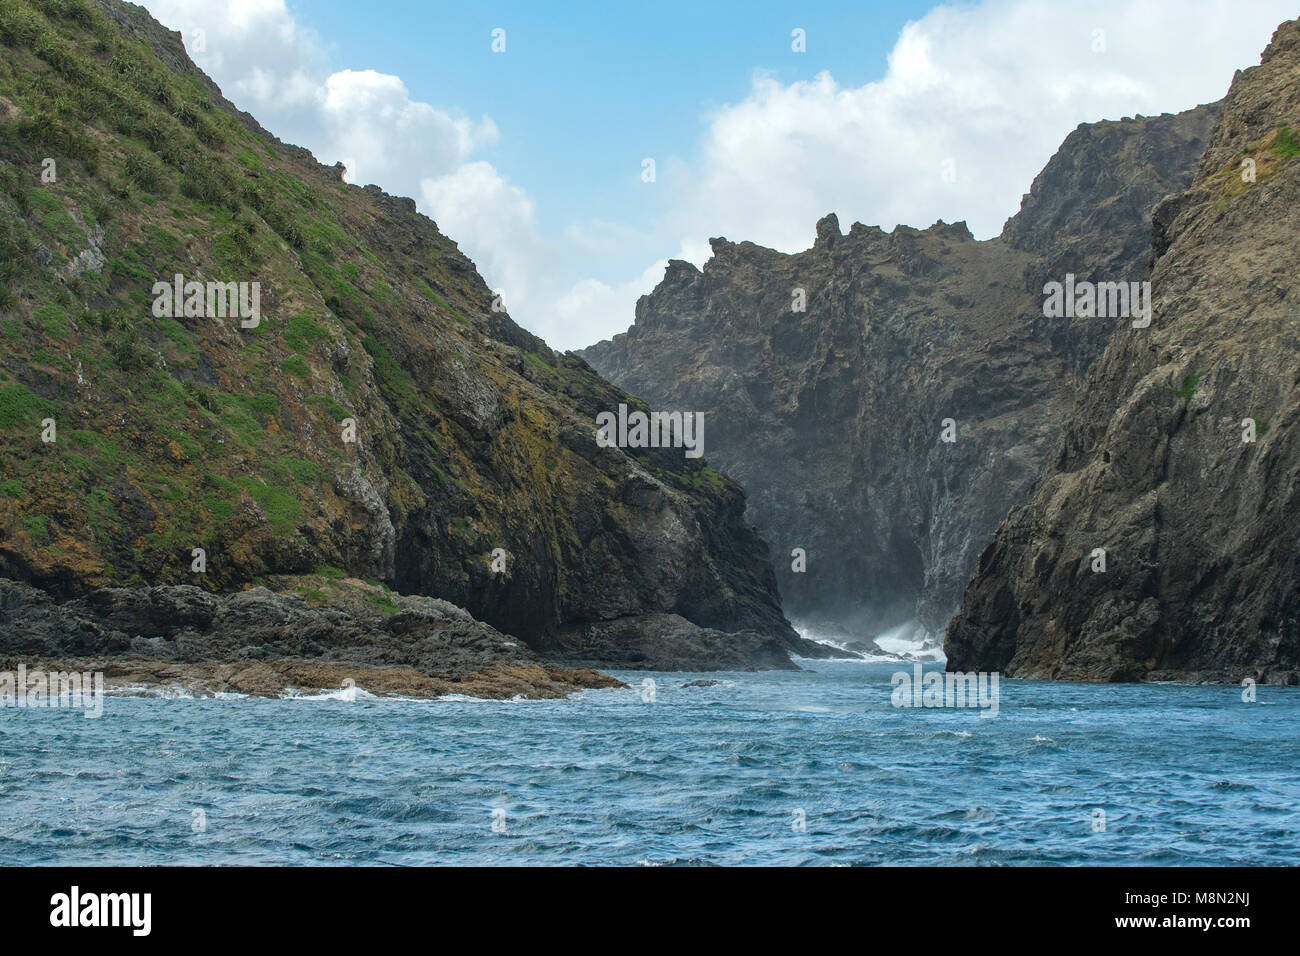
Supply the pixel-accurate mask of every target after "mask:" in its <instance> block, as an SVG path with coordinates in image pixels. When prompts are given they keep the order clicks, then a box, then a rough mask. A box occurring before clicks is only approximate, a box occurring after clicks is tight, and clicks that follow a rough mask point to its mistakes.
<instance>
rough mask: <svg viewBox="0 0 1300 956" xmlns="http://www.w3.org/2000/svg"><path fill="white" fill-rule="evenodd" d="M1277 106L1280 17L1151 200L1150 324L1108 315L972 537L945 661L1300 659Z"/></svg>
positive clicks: (1262, 676)
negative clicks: (1036, 458)
mask: <svg viewBox="0 0 1300 956" xmlns="http://www.w3.org/2000/svg"><path fill="white" fill-rule="evenodd" d="M1296 128H1300V26H1298V25H1297V23H1296V22H1295V21H1292V22H1288V23H1285V24H1283V25H1282V26H1281V27H1280V28H1279V29H1278V30H1277V32H1276V34H1275V35H1274V37H1273V41H1272V43H1271V44H1270V45H1269V47H1268V48H1267V49H1266V50H1265V51H1264V55H1263V57H1262V59H1261V62H1260V65H1259V66H1256V67H1252V68H1251V69H1248V70H1245V71H1244V72H1239V73H1238V74H1237V76H1236V77H1235V79H1234V80H1233V82H1232V87H1231V89H1230V90H1229V92H1228V95H1227V97H1226V99H1225V100H1224V104H1223V112H1222V115H1221V117H1220V118H1219V120H1218V123H1217V125H1216V127H1215V129H1214V131H1213V134H1212V135H1211V137H1210V139H1209V143H1208V148H1207V149H1206V150H1205V154H1204V156H1203V158H1202V159H1201V161H1200V164H1199V166H1198V167H1197V170H1196V176H1195V181H1194V183H1193V184H1192V185H1191V187H1190V188H1189V189H1187V190H1186V191H1184V192H1181V193H1180V194H1178V195H1175V196H1172V197H1170V198H1168V199H1167V200H1165V201H1164V202H1162V203H1161V204H1160V206H1159V207H1158V209H1157V210H1156V213H1155V226H1154V241H1153V244H1152V245H1153V269H1152V272H1151V276H1150V280H1151V283H1152V294H1153V301H1154V304H1155V309H1154V313H1155V314H1154V320H1153V322H1152V325H1151V327H1150V328H1147V329H1119V330H1117V331H1116V332H1115V333H1114V335H1113V336H1112V337H1111V339H1110V342H1109V344H1108V346H1107V348H1106V350H1105V353H1104V354H1103V355H1102V356H1101V358H1100V359H1098V360H1097V361H1096V362H1095V363H1094V365H1093V367H1092V370H1091V372H1090V374H1089V376H1088V378H1087V380H1086V382H1085V384H1084V387H1083V388H1082V390H1081V391H1080V393H1079V401H1078V405H1077V407H1076V409H1075V410H1074V412H1073V413H1072V414H1071V415H1070V417H1069V419H1068V422H1067V424H1066V427H1065V429H1064V433H1063V435H1062V438H1061V440H1060V442H1059V445H1058V446H1057V448H1056V449H1055V451H1054V452H1053V454H1052V456H1051V458H1050V460H1049V461H1048V462H1047V463H1046V465H1045V467H1044V469H1043V472H1042V474H1041V475H1040V477H1039V478H1038V480H1037V482H1036V484H1035V486H1034V488H1033V491H1032V493H1031V495H1030V496H1029V499H1028V501H1027V503H1026V504H1025V505H1024V506H1023V507H1020V508H1017V509H1016V510H1015V511H1013V512H1012V513H1011V514H1010V515H1009V516H1008V518H1007V520H1006V521H1005V522H1004V523H1003V524H1002V525H1001V527H1000V528H998V531H997V534H996V536H995V537H994V539H993V541H992V542H991V543H990V544H989V545H988V547H987V548H986V549H985V550H984V552H983V554H982V555H981V556H980V558H979V562H978V567H977V569H976V571H975V574H974V576H973V578H972V580H971V582H970V586H969V587H968V588H967V590H966V592H965V598H964V600H963V602H962V607H961V610H960V612H959V613H958V614H957V615H956V617H955V618H954V619H953V621H952V622H951V624H950V625H949V628H948V631H947V638H946V642H945V648H946V650H947V654H948V662H949V666H950V667H951V668H954V669H958V670H998V671H1001V672H1003V673H1005V674H1008V675H1011V676H1015V677H1042V678H1049V677H1054V678H1059V679H1066V680H1096V681H1113V680H1140V679H1177V680H1203V681H1226V682H1234V683H1235V682H1239V681H1242V680H1244V679H1247V678H1249V679H1252V680H1255V681H1259V682H1263V681H1270V682H1277V683H1291V684H1294V683H1296V682H1297V681H1300V443H1298V442H1297V430H1296V429H1297V425H1298V424H1300V391H1298V390H1297V385H1300V359H1298V358H1297V355H1300V318H1298V317H1297V299H1298V298H1300V285H1298V284H1297V279H1296V274H1295V264H1296V262H1297V261H1300V230H1297V219H1296V215H1295V213H1296V210H1297V209H1300V163H1298V162H1297V161H1296V159H1295V157H1296V156H1297V155H1300V135H1297V133H1296V132H1295V129H1296ZM1101 551H1104V571H1103V570H1101V567H1102V565H1101V563H1100V562H1099V561H1098V557H1099V556H1100V555H1099V554H1098V552H1101Z"/></svg>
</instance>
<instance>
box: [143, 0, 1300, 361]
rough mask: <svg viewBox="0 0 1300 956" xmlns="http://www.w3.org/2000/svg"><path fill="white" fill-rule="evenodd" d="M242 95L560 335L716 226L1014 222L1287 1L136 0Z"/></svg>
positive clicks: (1247, 53) (1227, 56) (587, 335)
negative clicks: (1079, 135) (1036, 195)
mask: <svg viewBox="0 0 1300 956" xmlns="http://www.w3.org/2000/svg"><path fill="white" fill-rule="evenodd" d="M143 4H144V6H145V7H146V8H147V9H148V10H149V11H150V12H151V13H152V14H153V15H154V16H155V17H156V18H157V19H158V20H160V21H161V22H162V23H164V24H165V25H167V26H169V27H171V28H173V29H176V30H180V31H181V33H182V35H183V37H184V40H185V45H186V49H187V50H188V51H189V54H190V56H191V58H192V59H193V60H194V61H195V62H196V63H197V64H198V65H199V66H200V67H201V68H202V69H203V70H204V71H205V72H207V73H208V74H209V75H210V76H211V77H212V78H213V79H214V80H215V81H216V82H217V84H218V85H219V86H220V87H221V89H222V91H223V92H224V93H225V95H226V97H227V98H228V99H230V100H231V101H232V102H234V103H235V104H236V105H237V106H239V107H240V108H241V109H245V110H247V111H249V112H250V113H252V114H253V115H254V116H256V117H257V119H258V120H259V121H260V122H261V123H262V125H263V126H265V127H266V128H267V129H269V130H271V131H272V132H273V133H275V134H276V135H277V136H279V137H280V138H281V139H283V140H285V141H287V142H291V143H295V144H297V145H300V146H305V147H307V148H308V149H310V150H311V151H312V152H313V153H314V154H315V155H316V157H317V158H318V159H319V160H321V161H322V162H324V163H327V164H332V163H334V162H336V161H342V162H344V163H345V164H346V165H347V167H348V170H349V174H348V175H349V180H350V181H351V182H355V183H357V184H359V185H365V184H367V183H375V184H377V185H379V186H380V187H382V188H383V189H385V190H386V191H387V192H389V193H393V194H395V195H403V196H410V197H412V198H413V199H415V201H416V204H417V207H418V208H419V210H420V211H421V212H423V213H424V214H425V215H427V216H429V217H430V218H432V219H433V220H434V221H436V222H437V223H438V226H439V228H440V229H441V230H442V231H443V232H444V233H445V234H446V235H448V236H449V237H450V238H452V239H453V240H455V241H456V242H458V243H459V244H460V247H461V249H462V250H463V251H464V252H466V254H468V255H469V256H470V258H472V259H473V260H474V262H475V263H476V264H477V265H478V268H479V271H480V273H482V275H483V277H484V279H485V280H486V281H487V283H488V285H489V286H490V287H492V288H493V289H494V290H498V291H499V293H500V294H501V295H502V296H503V301H504V303H505V305H506V306H507V308H508V309H509V311H510V314H511V316H512V317H513V318H514V319H515V321H516V322H518V323H519V324H520V325H522V326H524V327H525V328H528V329H529V330H531V331H533V332H535V333H537V334H538V335H540V336H542V337H543V338H544V339H546V340H547V342H548V343H549V344H550V345H551V346H552V347H555V348H559V349H572V348H581V347H583V346H586V345H590V344H592V343H593V342H596V341H598V340H600V339H603V338H608V337H609V336H611V335H613V334H614V333H616V332H621V331H624V330H625V329H626V328H627V327H628V326H629V325H631V324H632V320H633V317H634V310H635V306H636V301H637V298H638V297H639V296H641V295H643V294H645V293H647V292H649V291H650V290H651V289H652V288H653V287H654V286H655V285H656V284H657V283H658V281H659V280H660V279H661V278H662V277H663V272H664V267H665V265H666V263H667V261H668V260H669V259H686V260H689V261H691V262H694V263H695V264H696V265H697V266H703V264H704V262H705V261H706V260H707V259H708V257H709V255H710V249H709V243H708V240H709V239H710V238H712V237H715V236H724V237H726V238H728V239H731V240H733V241H737V242H739V241H741V240H750V241H752V242H756V243H759V244H760V245H764V246H769V247H771V248H774V249H779V250H781V251H784V252H797V251H800V250H802V249H806V248H808V247H809V246H811V245H812V241H813V235H814V227H815V225H816V222H817V220H818V219H820V218H821V217H822V216H824V215H825V214H826V213H828V212H835V213H836V214H837V215H838V216H839V220H840V223H841V227H842V228H843V229H845V230H846V231H847V229H848V227H849V225H850V224H851V223H853V222H855V221H856V222H862V223H865V224H867V225H878V226H881V227H882V228H884V229H886V230H889V229H892V228H893V227H894V226H895V225H896V224H898V223H905V224H908V225H912V226H916V227H918V228H923V227H925V226H928V225H930V224H932V223H934V222H935V221H937V220H939V219H943V220H945V221H947V222H955V221H958V220H965V221H966V222H967V223H968V225H969V226H970V228H971V231H972V232H973V233H974V234H975V236H976V237H977V238H980V239H984V238H988V237H990V236H994V235H996V234H997V233H998V232H999V231H1000V230H1001V228H1002V223H1003V222H1004V221H1005V220H1006V218H1007V217H1008V216H1010V215H1012V214H1013V213H1015V212H1016V210H1017V209H1018V208H1019V204H1020V199H1021V196H1022V194H1024V193H1025V192H1027V191H1028V190H1029V185H1030V183H1031V182H1032V180H1033V177H1034V175H1035V174H1036V173H1037V172H1038V171H1039V170H1041V169H1042V167H1043V166H1044V165H1045V164H1046V162H1047V161H1048V159H1050V158H1051V156H1052V154H1053V153H1055V152H1056V149H1057V147H1058V146H1059V145H1060V143H1061V141H1062V140H1063V139H1064V138H1065V136H1066V135H1067V134H1068V133H1069V132H1070V131H1071V130H1072V129H1074V128H1075V127H1076V126H1077V125H1078V124H1079V123H1081V122H1094V121H1097V120H1101V119H1119V118H1121V117H1123V116H1132V115H1137V114H1143V115H1151V114H1158V113H1162V112H1177V111H1180V110H1184V109H1188V108H1190V107H1192V106H1195V105H1197V104H1199V103H1204V102H1210V101H1213V100H1217V99H1219V98H1220V97H1222V96H1223V94H1224V93H1225V92H1226V91H1227V88H1228V85H1229V83H1230V82H1231V80H1232V76H1233V73H1234V71H1235V70H1236V69H1239V68H1242V69H1244V68H1246V67H1249V66H1252V65H1255V64H1257V63H1258V62H1259V54H1260V51H1261V50H1263V48H1264V46H1265V45H1266V44H1267V43H1268V40H1269V38H1270V36H1271V35H1272V32H1273V30H1274V29H1275V28H1276V27H1277V25H1278V24H1279V23H1281V22H1282V21H1283V20H1286V19H1288V18H1290V17H1292V16H1294V15H1295V13H1294V11H1293V10H1288V3H1286V2H1281V0H1234V2H1225V0H1088V2H1070V0H984V2H976V3H959V4H935V3H932V2H928V3H927V2H919V0H882V2H871V0H856V2H841V0H824V2H809V0H804V2H800V3H794V2H781V3H778V2H769V0H751V2H731V3H721V2H710V0H681V2H679V0H659V2H656V3H653V4H640V3H613V2H610V0H605V2H602V3H584V2H567V3H556V2H539V0H532V2H517V3H499V2H492V0H475V2H471V3H466V2H464V0H461V2H458V3H443V2H419V0H367V2H365V3H364V4H360V3H356V2H346V3H345V2H333V3H325V2H321V0H310V2H296V0H143Z"/></svg>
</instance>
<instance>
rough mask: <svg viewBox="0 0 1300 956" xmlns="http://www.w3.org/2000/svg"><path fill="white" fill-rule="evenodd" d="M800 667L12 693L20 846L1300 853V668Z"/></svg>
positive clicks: (46, 858)
mask: <svg viewBox="0 0 1300 956" xmlns="http://www.w3.org/2000/svg"><path fill="white" fill-rule="evenodd" d="M805 666H806V667H807V668H809V669H808V670H805V671H803V672H801V673H764V674H723V675H719V674H650V675H646V674H643V673H635V674H631V673H619V674H618V676H620V677H622V678H623V679H625V680H627V681H628V682H629V683H634V684H635V685H636V686H635V687H634V689H630V690H614V691H608V690H607V691H592V692H588V693H585V694H583V695H581V696H579V697H575V698H573V699H570V700H566V701H513V702H499V703H498V702H484V701H431V702H409V701H408V702H402V701H379V700H364V699H362V700H357V701H351V702H349V701H345V700H249V699H230V700H189V699H180V700H161V699H148V698H110V699H109V700H108V701H107V703H106V705H105V712H104V716H103V718H102V719H99V720H87V719H85V718H83V717H82V716H81V714H80V713H79V712H76V711H57V710H30V711H29V710H14V709H8V708H6V709H3V710H0V861H2V862H5V863H30V864H54V863H59V864H163V863H180V864H200V863H244V864H257V863H286V864H347V863H365V864H403V865H411V864H430V863H461V864H548V863H610V864H660V863H664V864H667V863H764V864H805V863H812V864H818V863H820V864H825V863H840V864H882V863H884V864H936V863H937V864H971V863H977V864H1036V863H1037V864H1077V863H1090V864H1101V865H1107V864H1109V865H1114V864H1156V865H1169V864H1174V865H1179V864H1226V865H1232V864H1273V865H1277V864H1286V865H1296V864H1300V847H1298V844H1300V837H1298V836H1297V832H1298V831H1300V811H1298V810H1297V805H1298V803H1300V741H1298V739H1297V738H1298V737H1300V734H1298V733H1297V729H1298V728H1300V689H1297V688H1271V687H1263V688H1260V689H1259V691H1258V697H1259V700H1258V702H1257V703H1253V704H1248V703H1243V702H1242V700H1241V689H1240V688H1233V687H1186V686H1171V685H1102V686H1097V685H1084V684H1058V683H1048V682H1034V681H1011V680H1003V681H1002V682H1001V684H1000V692H1001V695H1000V705H999V713H998V715H997V716H996V717H993V718H987V717H981V716H980V715H979V712H978V711H976V710H956V709H953V710H935V709H904V708H895V707H893V706H891V704H890V691H891V684H890V675H891V674H892V673H893V672H894V671H896V670H898V669H899V668H900V666H903V665H896V664H887V663H877V664H864V663H826V662H806V664H805ZM647 676H649V677H651V678H653V679H654V681H655V683H656V691H657V693H656V699H655V700H654V701H653V702H647V701H645V700H643V699H642V698H643V695H642V693H641V689H640V684H641V681H642V680H643V679H644V678H645V677H647ZM694 679H709V680H719V681H720V683H719V684H718V685H716V686H711V687H683V686H682V685H683V684H685V683H687V682H688V681H691V680H694ZM647 696H648V695H647ZM1098 809H1100V810H1102V811H1104V813H1105V820H1104V827H1105V828H1104V831H1098V830H1097V829H1096V828H1097V827H1099V826H1100V824H1101V818H1100V816H1099V815H1098V814H1096V813H1095V811H1096V810H1098ZM502 811H504V812H502ZM797 811H802V819H804V820H806V829H805V830H803V831H800V830H799V829H798V828H797V825H796V824H797V822H798V820H799V819H800V818H801V817H800V814H799V813H798V812H797ZM494 823H495V829H494ZM501 831H504V832H501Z"/></svg>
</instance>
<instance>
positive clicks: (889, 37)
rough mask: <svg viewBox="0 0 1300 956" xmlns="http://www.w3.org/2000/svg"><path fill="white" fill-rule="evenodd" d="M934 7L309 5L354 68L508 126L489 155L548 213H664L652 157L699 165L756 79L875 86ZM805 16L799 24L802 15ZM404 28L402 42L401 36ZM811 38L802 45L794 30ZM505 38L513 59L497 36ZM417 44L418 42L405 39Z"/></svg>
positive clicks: (549, 216) (553, 217)
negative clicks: (713, 116)
mask: <svg viewBox="0 0 1300 956" xmlns="http://www.w3.org/2000/svg"><path fill="white" fill-rule="evenodd" d="M932 5H933V4H931V3H925V2H920V0H915V2H890V3H864V2H861V0H859V2H857V3H848V2H836V3H826V4H820V5H818V8H817V10H816V11H811V12H799V11H800V10H801V9H802V8H803V6H804V5H801V4H792V3H788V2H785V3H773V2H761V3H752V4H746V5H744V12H743V13H739V14H738V13H737V7H738V5H737V4H736V3H718V2H711V3H664V4H660V3H655V4H644V5H643V4H635V3H624V4H618V3H608V2H607V3H565V4H555V3H537V2H532V3H471V4H460V3H457V4H451V3H438V4H433V3H419V2H411V0H373V2H369V3H367V4H366V14H367V15H366V17H365V20H364V22H358V20H357V17H356V13H355V10H354V9H353V10H349V9H348V7H349V6H350V5H348V4H324V3H312V4H301V5H295V6H293V7H292V9H293V10H294V11H295V13H296V14H297V15H298V17H299V19H300V20H302V21H303V22H305V23H309V24H311V25H312V26H313V27H314V28H316V29H317V30H318V31H319V32H320V33H321V35H322V36H323V37H326V38H328V40H329V42H330V44H331V45H332V46H333V47H334V49H333V51H332V53H333V55H334V56H335V58H336V59H337V61H338V62H340V63H346V64H349V65H350V66H352V68H354V69H359V68H364V67H370V68H373V69H376V70H381V71H384V72H389V73H396V74H397V75H399V76H401V77H402V78H403V79H404V80H405V81H406V84H407V86H408V87H410V90H411V95H412V96H413V97H414V98H416V99H420V100H424V101H426V102H429V103H432V104H434V105H443V106H452V105H454V106H456V107H459V108H460V109H462V110H464V111H465V112H467V113H469V114H470V115H475V116H477V115H480V114H484V113H486V114H488V115H489V116H491V117H492V118H493V120H495V122H496V124H497V126H498V127H499V128H500V129H501V131H502V136H501V138H500V140H499V141H498V142H497V143H496V144H495V145H494V146H493V147H492V148H490V149H487V150H484V152H483V155H484V157H485V158H487V159H488V160H490V161H491V162H492V163H493V164H494V165H496V166H497V167H498V168H499V169H501V170H502V172H504V173H505V174H506V175H508V176H509V177H510V179H511V180H513V181H516V182H521V183H527V184H528V186H529V191H530V195H531V196H532V197H533V198H534V199H535V201H536V202H537V209H538V214H539V217H540V218H541V220H542V221H544V222H548V223H561V222H563V221H565V220H566V219H571V218H578V219H586V218H607V217H609V216H610V213H611V211H617V214H618V215H620V216H625V217H628V218H629V219H633V220H636V219H646V218H648V217H650V216H652V215H653V214H654V212H655V209H656V204H657V202H658V201H659V200H660V199H662V196H661V193H662V191H656V190H652V189H646V188H644V185H645V184H643V183H642V181H641V160H642V159H643V158H645V157H647V156H651V157H658V158H659V163H662V162H663V161H664V158H666V157H671V156H677V157H686V156H690V155H692V154H693V152H694V150H695V147H696V145H697V142H698V139H699V133H700V125H701V121H702V115H703V113H704V112H706V111H707V110H709V109H711V108H716V107H717V106H721V105H723V104H725V103H728V102H734V101H736V100H740V99H743V98H744V97H745V95H746V93H747V92H748V89H749V85H750V77H751V75H752V74H753V72H754V71H755V70H764V71H770V72H771V73H772V75H773V76H774V77H775V78H777V79H778V80H780V81H781V82H784V83H790V82H794V81H796V80H811V79H812V78H813V77H814V76H815V75H816V74H817V73H819V72H820V71H822V70H831V71H832V73H833V74H834V75H835V76H836V78H837V79H839V80H841V82H845V83H851V84H855V85H856V84H860V83H865V82H867V81H869V80H872V79H877V78H879V77H880V76H881V75H883V74H884V72H885V66H886V57H887V56H888V54H889V51H890V49H891V48H892V47H893V45H894V43H895V41H896V40H897V39H898V33H899V31H900V30H901V29H902V27H903V24H905V23H906V22H907V21H908V20H909V19H915V18H916V17H919V16H921V15H922V14H924V13H925V12H926V10H927V9H929V7H931V6H932ZM796 14H797V15H796ZM399 23H400V24H401V25H402V27H401V30H402V32H401V34H400V35H399V36H395V35H394V32H393V30H392V25H394V24H399ZM796 26H798V27H801V28H802V29H804V30H805V33H806V34H807V36H808V37H809V39H808V42H807V52H806V53H805V54H803V55H796V54H794V53H793V51H792V50H791V42H792V41H791V37H790V34H791V31H792V30H793V29H794V28H795V27H796ZM496 27H501V28H503V29H505V30H506V53H505V54H504V55H494V54H493V53H492V52H491V46H490V43H491V31H492V30H493V29H495V28H496ZM403 37H407V38H410V39H411V42H406V41H405V40H404V39H402V38H403Z"/></svg>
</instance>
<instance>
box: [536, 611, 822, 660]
mask: <svg viewBox="0 0 1300 956" xmlns="http://www.w3.org/2000/svg"><path fill="white" fill-rule="evenodd" d="M806 643H810V642H806ZM543 650H544V653H545V654H546V656H547V657H548V658H549V659H550V660H554V661H557V662H560V663H564V664H569V665H572V666H581V667H622V668H629V669H633V670H676V671H730V670H766V669H771V670H798V669H799V667H798V665H796V664H795V663H794V662H792V661H791V660H790V653H791V651H794V652H796V653H798V652H800V651H801V650H809V651H812V652H813V655H812V656H820V657H826V656H829V655H828V653H826V652H825V651H824V650H823V649H822V648H821V645H816V644H813V645H811V646H810V647H800V646H792V645H791V644H790V643H789V642H786V641H782V640H780V639H779V638H775V637H771V636H768V635H764V634H759V633H758V632H756V631H739V632H735V633H725V632H723V631H714V630H709V629H708V628H701V627H697V626H696V625H694V624H692V623H691V622H690V621H688V620H686V619H685V618H683V617H680V616H678V615H676V614H659V615H654V616H644V615H643V616H642V617H639V618H629V619H627V620H614V621H600V622H597V623H591V624H584V625H579V626H575V627H570V628H566V629H565V630H564V631H562V632H561V633H560V634H559V636H558V637H557V638H556V639H555V640H554V642H553V643H550V644H548V645H546V647H545V648H544V649H543Z"/></svg>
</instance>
